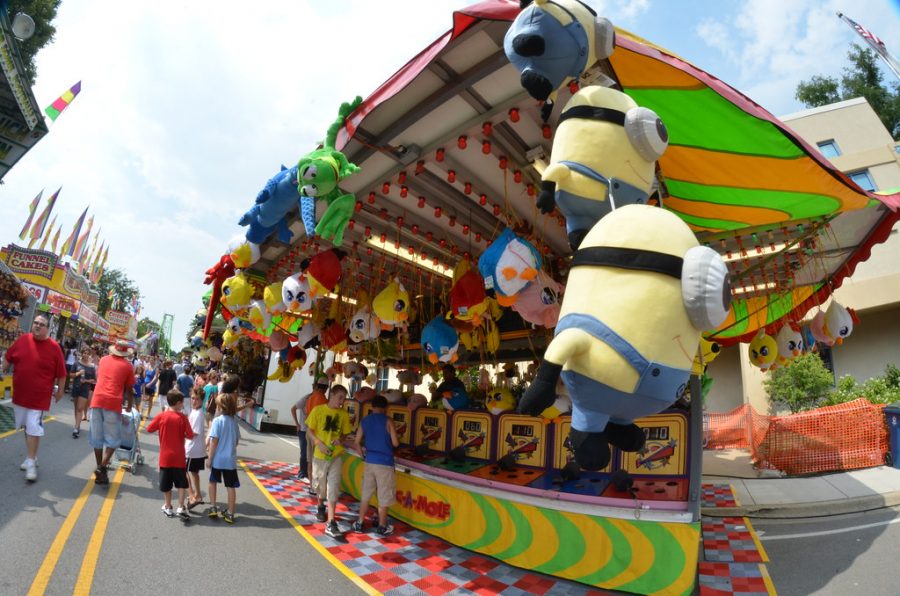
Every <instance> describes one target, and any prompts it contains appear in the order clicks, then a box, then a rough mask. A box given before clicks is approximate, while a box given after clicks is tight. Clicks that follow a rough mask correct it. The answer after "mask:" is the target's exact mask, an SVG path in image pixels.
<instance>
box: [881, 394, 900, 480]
mask: <svg viewBox="0 0 900 596" xmlns="http://www.w3.org/2000/svg"><path fill="white" fill-rule="evenodd" d="M884 417H885V418H886V419H887V426H888V440H889V441H890V449H889V450H888V453H887V455H885V457H884V463H886V464H887V465H889V466H893V467H895V468H900V402H894V403H892V404H888V405H887V406H885V407H884Z"/></svg>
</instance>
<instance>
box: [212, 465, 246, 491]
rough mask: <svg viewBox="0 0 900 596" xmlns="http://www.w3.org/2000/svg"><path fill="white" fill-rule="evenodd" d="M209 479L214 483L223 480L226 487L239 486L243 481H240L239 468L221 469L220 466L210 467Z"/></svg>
mask: <svg viewBox="0 0 900 596" xmlns="http://www.w3.org/2000/svg"><path fill="white" fill-rule="evenodd" d="M209 481H210V482H212V483H213V484H218V483H219V482H222V483H224V484H225V487H226V488H238V487H240V486H241V483H240V482H239V481H238V475H237V470H220V469H219V468H213V467H212V466H210V468H209Z"/></svg>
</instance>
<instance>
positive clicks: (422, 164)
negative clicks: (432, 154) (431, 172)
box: [416, 159, 425, 174]
mask: <svg viewBox="0 0 900 596" xmlns="http://www.w3.org/2000/svg"><path fill="white" fill-rule="evenodd" d="M424 171H425V161H424V160H422V159H420V160H419V161H417V162H416V174H421V173H422V172H424Z"/></svg>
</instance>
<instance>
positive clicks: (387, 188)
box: [381, 182, 391, 195]
mask: <svg viewBox="0 0 900 596" xmlns="http://www.w3.org/2000/svg"><path fill="white" fill-rule="evenodd" d="M389 192H391V183H390V182H385V183H384V184H382V185H381V194H383V195H386V194H388V193H389Z"/></svg>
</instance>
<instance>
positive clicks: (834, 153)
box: [816, 139, 841, 159]
mask: <svg viewBox="0 0 900 596" xmlns="http://www.w3.org/2000/svg"><path fill="white" fill-rule="evenodd" d="M816 145H818V147H819V151H821V152H822V155H824V156H825V157H827V158H828V159H831V158H832V157H838V156H839V155H840V154H841V150H840V149H838V146H837V143H836V142H835V140H834V139H828V140H827V141H822V142H820V143H816Z"/></svg>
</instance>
